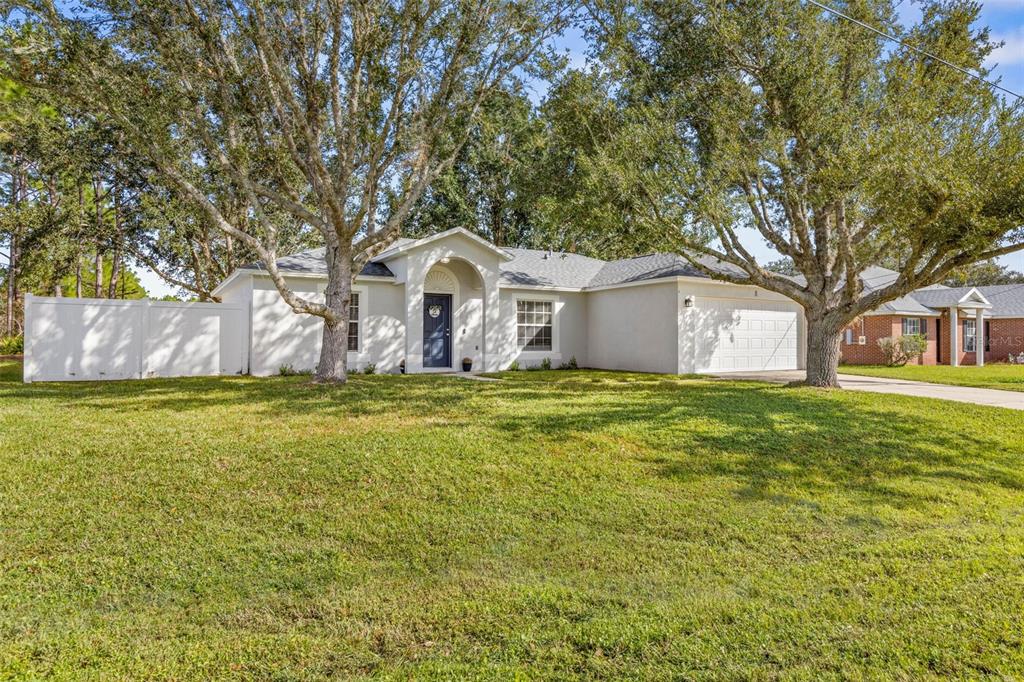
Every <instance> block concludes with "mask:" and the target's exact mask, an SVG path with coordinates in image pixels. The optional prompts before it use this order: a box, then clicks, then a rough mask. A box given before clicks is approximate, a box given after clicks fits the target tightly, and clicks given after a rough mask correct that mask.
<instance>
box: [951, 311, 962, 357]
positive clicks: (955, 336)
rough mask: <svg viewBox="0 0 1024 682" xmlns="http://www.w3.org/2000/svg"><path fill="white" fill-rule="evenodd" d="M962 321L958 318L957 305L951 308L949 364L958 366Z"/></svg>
mask: <svg viewBox="0 0 1024 682" xmlns="http://www.w3.org/2000/svg"><path fill="white" fill-rule="evenodd" d="M959 327H960V321H959V320H958V319H957V307H956V306H953V307H951V308H950V309H949V364H950V366H951V367H956V366H958V365H959V364H960V334H959V332H960V329H959Z"/></svg>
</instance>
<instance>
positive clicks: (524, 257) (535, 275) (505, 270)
mask: <svg viewBox="0 0 1024 682" xmlns="http://www.w3.org/2000/svg"><path fill="white" fill-rule="evenodd" d="M505 250H506V251H508V252H509V254H511V256H512V260H510V261H508V262H507V263H502V265H501V283H502V284H506V285H509V286H517V285H518V286H547V287H566V288H571V289H582V288H583V287H585V286H587V285H588V284H589V283H590V281H591V280H592V279H593V278H594V276H595V275H597V273H598V272H600V270H601V268H603V267H604V266H605V262H604V261H603V260H598V259H596V258H588V257H587V256H581V255H579V254H575V253H559V252H557V251H555V252H549V251H537V250H534V249H505Z"/></svg>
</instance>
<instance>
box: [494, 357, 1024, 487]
mask: <svg viewBox="0 0 1024 682" xmlns="http://www.w3.org/2000/svg"><path fill="white" fill-rule="evenodd" d="M599 377H601V379H600V380H599V381H598V382H597V383H595V382H594V381H593V379H594V378H595V377H586V376H585V375H581V376H579V377H566V378H565V379H562V380H557V379H552V380H548V381H546V382H545V383H544V384H541V383H540V382H539V381H533V380H531V377H525V378H520V377H516V378H515V380H514V385H518V388H517V389H509V390H517V391H518V393H519V397H520V398H521V399H524V400H546V401H551V402H552V403H553V404H561V405H564V406H565V407H564V409H562V410H550V411H545V412H543V413H538V414H505V415H502V416H500V417H498V418H496V419H495V422H494V425H495V428H499V429H502V430H504V431H506V432H507V433H508V434H509V437H510V438H515V439H524V438H547V439H550V440H552V441H554V442H558V441H563V440H565V439H566V438H571V437H573V435H579V434H585V433H593V432H606V433H613V434H619V435H621V437H622V438H623V439H625V440H626V441H630V442H633V443H635V444H636V445H637V447H636V448H635V451H636V452H638V453H640V454H638V455H637V456H636V459H638V460H639V461H641V462H643V463H645V464H648V465H650V466H652V467H653V468H654V470H655V471H656V473H657V474H658V475H659V476H662V477H664V478H667V479H673V480H680V481H692V480H695V479H698V478H707V477H723V478H733V479H739V480H742V481H744V483H745V487H744V488H743V489H742V490H741V491H740V493H739V494H740V495H742V496H748V497H753V498H758V499H776V500H777V501H780V502H792V501H793V499H792V498H791V497H790V496H788V495H785V494H782V495H780V494H779V491H780V490H786V489H790V490H792V491H793V492H794V493H799V495H801V496H803V495H813V494H814V493H816V492H819V491H823V490H825V489H828V488H834V487H836V486H842V487H845V488H847V489H851V490H854V491H856V492H858V493H861V494H863V495H865V496H866V497H867V498H869V499H870V501H872V502H878V503H884V504H888V505H892V506H911V505H918V504H930V503H934V502H935V501H936V497H937V496H938V495H939V493H937V492H935V491H931V492H929V491H928V488H927V486H925V487H921V486H916V485H905V483H907V482H908V481H913V482H923V481H928V480H932V481H942V482H944V483H946V484H950V483H952V484H954V485H959V486H962V485H989V484H994V485H998V486H1001V487H1004V488H1006V489H1010V490H1014V491H1019V490H1021V489H1024V477H1022V473H1021V467H1020V465H1021V461H1022V459H1024V439H1022V438H1020V437H1017V438H1013V437H1012V436H1013V434H1014V433H1018V434H1020V433H1024V429H1019V427H1018V426H1016V423H1015V422H1014V419H1015V418H1016V417H1015V415H1011V414H1004V413H1003V412H1001V411H1000V412H998V413H996V412H995V411H993V410H990V409H988V408H984V407H973V406H964V405H962V404H959V403H948V402H944V401H937V400H916V399H913V398H902V397H893V396H884V395H881V394H878V395H876V394H871V393H848V392H844V391H821V390H818V389H813V388H806V387H784V386H775V385H767V384H762V383H753V382H731V381H730V382H720V381H705V380H698V381H687V380H682V381H679V380H675V379H667V378H665V377H657V376H656V375H647V376H644V375H631V376H630V377H628V378H627V377H623V378H622V379H617V378H616V377H615V375H614V374H612V375H608V374H607V373H601V374H600V375H599ZM538 379H539V377H538ZM601 387H603V388H604V390H603V391H601V392H600V393H598V394H597V396H592V399H591V400H590V401H588V402H587V403H586V404H585V405H584V406H574V405H573V398H574V396H576V395H579V394H581V393H586V392H588V391H594V390H595V389H596V390H599V391H600V388H601ZM983 423H984V424H986V425H987V428H978V425H979V424H983ZM1008 435H1009V436H1011V438H1009V439H1008V438H1007V436H1008ZM911 489H913V491H914V492H911Z"/></svg>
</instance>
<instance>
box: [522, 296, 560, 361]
mask: <svg viewBox="0 0 1024 682" xmlns="http://www.w3.org/2000/svg"><path fill="white" fill-rule="evenodd" d="M552 308H553V306H552V302H551V301H516V340H517V341H518V344H519V348H521V349H522V350H551V338H552V334H551V332H552V328H553V324H554V322H553V320H552Z"/></svg>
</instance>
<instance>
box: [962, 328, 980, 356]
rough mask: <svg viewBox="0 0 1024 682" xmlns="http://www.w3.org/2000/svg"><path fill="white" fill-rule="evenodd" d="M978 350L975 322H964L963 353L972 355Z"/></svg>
mask: <svg viewBox="0 0 1024 682" xmlns="http://www.w3.org/2000/svg"><path fill="white" fill-rule="evenodd" d="M977 348H978V328H977V326H976V325H975V320H964V352H965V353H973V352H974V351H976V350H977Z"/></svg>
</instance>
